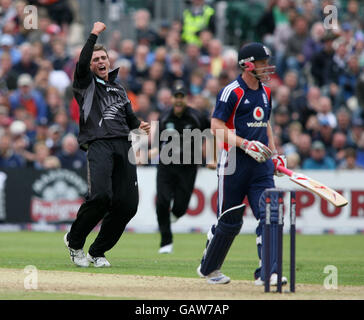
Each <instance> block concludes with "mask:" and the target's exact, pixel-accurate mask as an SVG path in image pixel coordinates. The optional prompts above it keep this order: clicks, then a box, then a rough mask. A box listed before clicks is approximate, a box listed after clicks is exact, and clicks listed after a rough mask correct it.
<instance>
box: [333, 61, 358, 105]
mask: <svg viewBox="0 0 364 320" xmlns="http://www.w3.org/2000/svg"><path fill="white" fill-rule="evenodd" d="M359 74H360V67H359V62H358V57H357V56H355V55H352V56H350V57H349V59H348V61H347V68H345V71H344V72H343V73H341V75H340V76H339V77H338V80H339V86H340V89H341V97H342V99H343V102H344V103H345V102H346V101H347V100H348V99H349V98H351V97H353V96H354V95H355V90H356V86H357V79H358V78H359Z"/></svg>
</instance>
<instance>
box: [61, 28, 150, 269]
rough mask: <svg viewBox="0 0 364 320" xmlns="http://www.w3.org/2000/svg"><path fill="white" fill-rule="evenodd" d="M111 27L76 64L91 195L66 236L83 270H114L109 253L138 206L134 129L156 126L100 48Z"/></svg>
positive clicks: (89, 41)
mask: <svg viewBox="0 0 364 320" xmlns="http://www.w3.org/2000/svg"><path fill="white" fill-rule="evenodd" d="M105 29H106V26H105V24H104V23H102V22H96V23H94V26H93V29H92V31H91V34H90V36H89V38H88V39H87V42H86V44H85V46H84V47H83V49H82V51H81V54H80V58H79V61H78V63H77V65H76V70H75V74H74V81H73V91H74V95H75V98H76V100H77V102H78V104H79V107H80V122H79V125H80V133H79V137H78V141H79V144H80V148H81V149H82V150H85V151H86V152H87V160H88V161H87V175H88V177H87V178H88V187H89V190H88V195H87V197H86V201H85V202H84V203H83V204H82V205H81V207H80V209H79V211H78V213H77V218H76V220H75V221H74V222H73V224H72V227H71V230H70V232H69V233H67V234H66V235H65V236H64V242H65V244H66V246H67V248H68V249H69V252H70V256H71V260H72V261H73V262H74V263H75V264H76V265H78V266H82V267H87V266H88V265H89V263H90V262H91V263H93V264H94V266H95V267H109V266H110V263H109V262H108V261H107V260H106V258H105V255H104V253H105V252H106V251H108V250H110V249H111V248H112V247H113V246H114V245H115V244H116V243H117V241H118V240H119V238H120V236H121V235H122V233H123V231H124V229H125V227H126V225H127V223H128V222H129V221H130V220H131V219H132V218H133V217H134V215H135V213H136V211H137V207H138V201H139V196H138V183H137V174H136V166H135V161H134V162H133V161H129V159H128V152H129V149H130V148H131V142H130V141H129V140H128V135H129V133H130V131H131V130H133V129H138V128H139V129H142V130H144V131H146V132H147V133H149V130H150V125H149V124H148V123H146V122H141V121H139V120H138V119H137V118H136V116H135V115H134V113H133V111H132V108H131V104H130V101H129V99H128V97H127V95H126V92H125V90H124V88H123V87H122V86H121V85H120V84H118V83H117V82H116V81H115V79H116V77H117V74H118V69H115V70H113V71H111V72H109V67H110V62H109V58H108V54H107V51H106V49H105V48H104V47H103V46H100V45H95V44H96V40H97V38H98V35H99V34H100V33H101V32H103V31H104V30H105ZM101 220H102V224H101V228H100V232H99V234H98V236H97V238H96V239H95V241H94V242H93V244H92V245H91V246H90V248H89V251H88V253H87V256H86V255H85V253H84V251H83V246H84V244H85V241H86V237H87V236H88V234H89V233H90V232H91V231H92V229H93V228H94V227H95V226H96V225H97V224H98V223H99V222H100V221H101Z"/></svg>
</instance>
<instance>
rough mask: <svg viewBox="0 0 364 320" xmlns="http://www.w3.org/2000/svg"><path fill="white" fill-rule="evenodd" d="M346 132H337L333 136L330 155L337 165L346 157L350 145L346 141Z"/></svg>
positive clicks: (329, 150)
mask: <svg viewBox="0 0 364 320" xmlns="http://www.w3.org/2000/svg"><path fill="white" fill-rule="evenodd" d="M346 140H347V139H346V134H344V133H343V132H339V131H338V132H335V133H334V134H333V136H332V143H331V146H329V149H328V155H329V156H330V157H331V158H333V159H334V160H335V162H336V166H337V167H338V166H340V165H341V164H342V163H343V162H344V161H345V157H346V150H347V148H348V145H347V143H346Z"/></svg>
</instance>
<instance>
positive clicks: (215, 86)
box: [201, 78, 220, 106]
mask: <svg viewBox="0 0 364 320" xmlns="http://www.w3.org/2000/svg"><path fill="white" fill-rule="evenodd" d="M219 91H220V86H219V80H218V79H217V78H209V79H207V81H206V86H205V88H204V90H203V91H202V93H201V94H202V95H203V96H204V97H206V98H207V99H209V103H210V105H212V106H214V105H215V103H216V97H217V95H218V93H219Z"/></svg>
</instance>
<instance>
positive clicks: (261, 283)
mask: <svg viewBox="0 0 364 320" xmlns="http://www.w3.org/2000/svg"><path fill="white" fill-rule="evenodd" d="M287 282H288V281H287V278H286V277H285V276H282V286H284V285H286V284H287ZM254 284H255V285H256V286H264V281H263V280H262V279H261V278H260V277H259V278H258V279H256V280H255V281H254ZM277 284H278V275H277V274H276V273H272V275H271V276H270V285H271V286H277Z"/></svg>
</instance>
